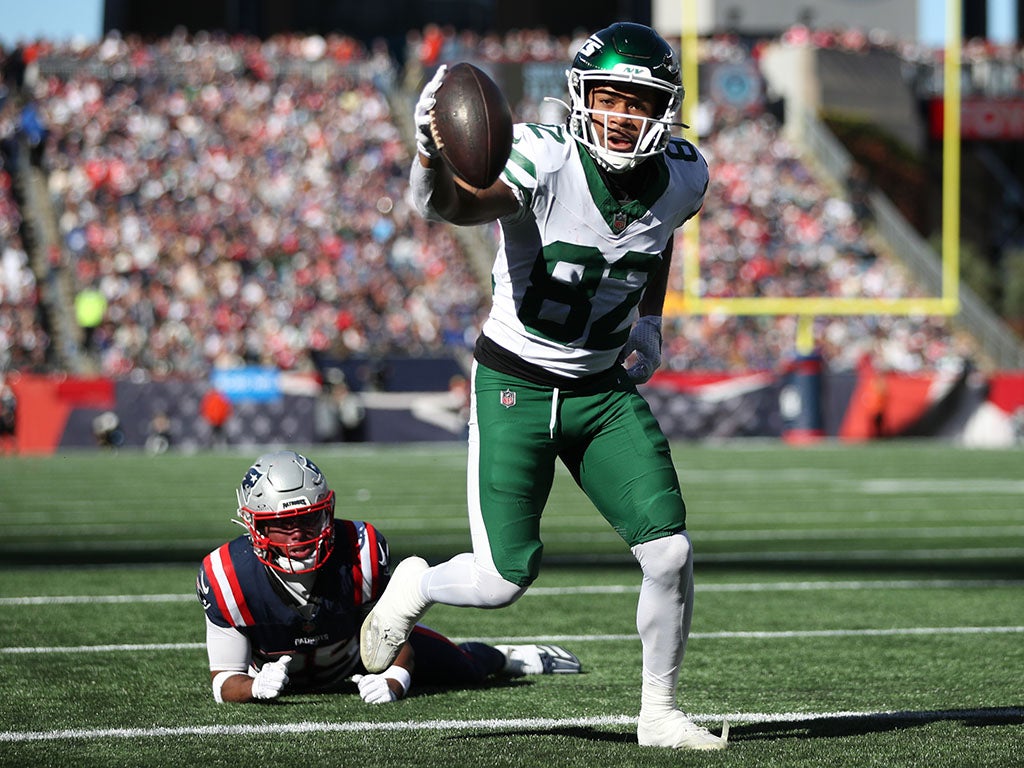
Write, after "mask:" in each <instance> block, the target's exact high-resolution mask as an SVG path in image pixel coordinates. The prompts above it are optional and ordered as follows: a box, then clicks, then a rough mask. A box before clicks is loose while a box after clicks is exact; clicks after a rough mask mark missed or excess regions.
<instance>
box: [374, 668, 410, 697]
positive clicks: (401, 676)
mask: <svg viewBox="0 0 1024 768" xmlns="http://www.w3.org/2000/svg"><path fill="white" fill-rule="evenodd" d="M381 677H383V678H385V679H386V680H394V681H395V682H397V683H398V684H399V685H400V686H402V696H405V694H407V693H408V692H409V688H410V687H412V675H410V674H409V670H408V669H406V668H405V667H399V666H397V665H392V666H390V667H388V668H387V669H385V670H384V671H383V672H381Z"/></svg>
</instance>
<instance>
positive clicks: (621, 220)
mask: <svg viewBox="0 0 1024 768" xmlns="http://www.w3.org/2000/svg"><path fill="white" fill-rule="evenodd" d="M628 223H629V219H628V218H627V217H626V214H625V213H623V212H622V211H616V212H615V215H614V216H613V217H612V229H613V230H615V234H618V233H619V232H621V231H622V230H624V229H625V228H626V225H627V224H628Z"/></svg>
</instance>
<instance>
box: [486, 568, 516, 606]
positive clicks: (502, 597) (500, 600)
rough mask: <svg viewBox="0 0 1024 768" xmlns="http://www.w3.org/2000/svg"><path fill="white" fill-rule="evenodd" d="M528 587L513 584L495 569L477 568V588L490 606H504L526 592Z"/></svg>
mask: <svg viewBox="0 0 1024 768" xmlns="http://www.w3.org/2000/svg"><path fill="white" fill-rule="evenodd" d="M526 589H527V588H526V587H521V586H519V585H518V584H513V583H512V582H511V581H508V580H507V579H504V578H502V576H501V574H498V573H495V572H494V571H485V570H483V569H482V568H477V590H478V591H479V593H480V595H481V596H483V597H484V599H485V600H486V601H487V606H486V607H488V608H504V607H505V606H508V605H511V604H512V603H514V602H515V601H516V600H518V599H519V598H520V597H522V596H523V595H524V594H525V592H526Z"/></svg>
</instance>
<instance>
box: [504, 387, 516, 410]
mask: <svg viewBox="0 0 1024 768" xmlns="http://www.w3.org/2000/svg"><path fill="white" fill-rule="evenodd" d="M501 404H502V405H504V406H505V407H506V408H511V407H512V406H513V405H515V404H516V393H515V392H513V391H512V390H511V389H503V390H501Z"/></svg>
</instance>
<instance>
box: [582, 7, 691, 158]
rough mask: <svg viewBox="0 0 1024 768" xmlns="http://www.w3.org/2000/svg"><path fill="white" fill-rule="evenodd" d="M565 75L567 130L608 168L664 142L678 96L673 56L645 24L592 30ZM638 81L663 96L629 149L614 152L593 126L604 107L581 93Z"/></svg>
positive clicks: (604, 114)
mask: <svg viewBox="0 0 1024 768" xmlns="http://www.w3.org/2000/svg"><path fill="white" fill-rule="evenodd" d="M566 75H567V77H568V80H569V99H570V102H571V105H570V107H569V132H570V133H571V134H572V135H573V136H574V137H575V138H576V139H577V140H579V141H580V142H581V143H582V144H583V145H584V146H586V147H587V149H588V150H589V152H590V154H591V155H592V156H593V157H594V159H595V160H596V161H597V162H598V164H600V165H601V166H602V167H604V168H606V169H607V170H609V171H611V172H613V173H621V172H622V171H627V170H629V169H630V168H635V167H636V166H637V165H639V164H640V163H641V162H643V161H644V160H645V159H646V158H648V157H652V156H654V155H657V154H660V153H662V152H664V151H665V147H666V146H668V140H669V138H670V137H671V130H672V126H673V125H678V124H679V123H675V122H674V121H675V119H676V112H677V111H678V110H679V105H680V104H681V103H682V101H683V85H682V80H681V78H680V73H679V61H678V59H677V58H676V55H675V52H674V51H673V50H672V47H671V46H670V45H669V44H668V43H667V42H665V40H664V38H662V37H661V35H659V34H658V33H657V32H655V31H654V30H653V29H651V28H650V27H647V26H644V25H643V24H631V23H628V22H619V23H617V24H612V25H611V26H610V27H607V28H606V29H602V30H601V31H600V32H595V33H594V34H593V35H591V36H590V38H589V39H588V40H587V41H586V42H585V43H584V44H583V45H582V46H581V47H580V49H579V52H577V54H576V57H575V58H574V59H573V62H572V67H571V68H570V69H569V70H568V71H567V72H566ZM609 82H611V83H616V84H621V85H642V86H646V87H648V88H652V89H654V90H655V91H657V92H658V93H659V94H661V95H663V96H664V99H663V100H662V103H661V104H660V105H659V111H658V112H657V113H656V114H655V116H654V117H652V118H643V121H644V125H643V126H642V127H641V131H640V137H639V140H638V141H637V143H636V145H635V146H634V147H633V149H632V150H631V151H629V152H621V151H614V150H611V149H609V148H608V146H607V144H606V142H605V141H603V140H601V139H600V138H599V137H598V134H597V132H596V131H595V127H594V123H595V121H602V122H603V121H605V120H607V117H608V115H609V114H611V113H609V112H605V111H602V110H596V109H590V108H589V107H588V106H587V103H588V102H587V94H588V92H589V91H590V89H591V88H592V87H594V85H596V84H598V83H609Z"/></svg>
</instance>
